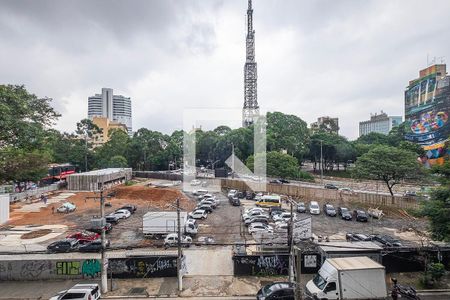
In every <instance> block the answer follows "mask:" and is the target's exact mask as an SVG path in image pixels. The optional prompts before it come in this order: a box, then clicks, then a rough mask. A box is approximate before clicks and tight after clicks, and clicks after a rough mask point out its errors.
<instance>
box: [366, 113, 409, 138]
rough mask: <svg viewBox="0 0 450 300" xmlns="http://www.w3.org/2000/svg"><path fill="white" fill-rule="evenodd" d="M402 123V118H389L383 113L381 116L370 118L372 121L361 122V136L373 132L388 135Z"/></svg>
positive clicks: (376, 115) (375, 115)
mask: <svg viewBox="0 0 450 300" xmlns="http://www.w3.org/2000/svg"><path fill="white" fill-rule="evenodd" d="M401 123H402V117H401V116H388V115H387V114H386V113H384V112H383V111H381V114H376V113H375V114H374V115H371V116H370V120H368V121H363V122H359V136H363V135H366V134H369V133H371V132H378V133H382V134H388V133H389V131H391V130H392V128H394V127H395V126H398V125H400V124H401Z"/></svg>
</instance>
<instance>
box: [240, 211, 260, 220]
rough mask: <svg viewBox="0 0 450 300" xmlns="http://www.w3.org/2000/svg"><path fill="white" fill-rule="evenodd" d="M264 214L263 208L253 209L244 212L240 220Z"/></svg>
mask: <svg viewBox="0 0 450 300" xmlns="http://www.w3.org/2000/svg"><path fill="white" fill-rule="evenodd" d="M264 214H265V212H264V210H262V209H254V210H251V211H249V212H248V213H244V214H243V215H242V220H246V219H248V218H251V217H253V216H259V215H264Z"/></svg>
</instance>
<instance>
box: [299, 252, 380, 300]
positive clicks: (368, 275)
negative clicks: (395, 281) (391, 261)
mask: <svg viewBox="0 0 450 300" xmlns="http://www.w3.org/2000/svg"><path fill="white" fill-rule="evenodd" d="M305 292H306V294H307V295H308V296H309V297H314V298H315V299H327V300H332V299H339V300H347V299H358V300H363V299H371V300H375V299H386V298H387V288H386V280H385V270H384V266H382V265H380V264H379V263H377V262H375V261H373V260H372V259H370V258H368V257H367V256H360V257H345V258H329V259H327V260H325V262H324V263H323V265H322V267H321V268H320V270H319V272H318V274H317V275H316V276H315V277H314V278H313V279H312V280H310V281H308V283H307V284H306V289H305Z"/></svg>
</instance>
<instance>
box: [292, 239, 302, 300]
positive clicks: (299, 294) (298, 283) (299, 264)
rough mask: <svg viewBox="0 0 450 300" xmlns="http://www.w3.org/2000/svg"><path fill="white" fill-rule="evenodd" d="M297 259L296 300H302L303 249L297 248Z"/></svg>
mask: <svg viewBox="0 0 450 300" xmlns="http://www.w3.org/2000/svg"><path fill="white" fill-rule="evenodd" d="M295 257H296V258H297V259H296V271H295V279H296V280H295V290H294V292H295V300H302V298H303V297H302V286H301V278H300V276H301V274H302V249H300V248H299V247H295Z"/></svg>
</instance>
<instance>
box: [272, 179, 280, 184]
mask: <svg viewBox="0 0 450 300" xmlns="http://www.w3.org/2000/svg"><path fill="white" fill-rule="evenodd" d="M269 183H273V184H283V183H282V182H281V181H280V180H278V179H273V180H271V181H269Z"/></svg>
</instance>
